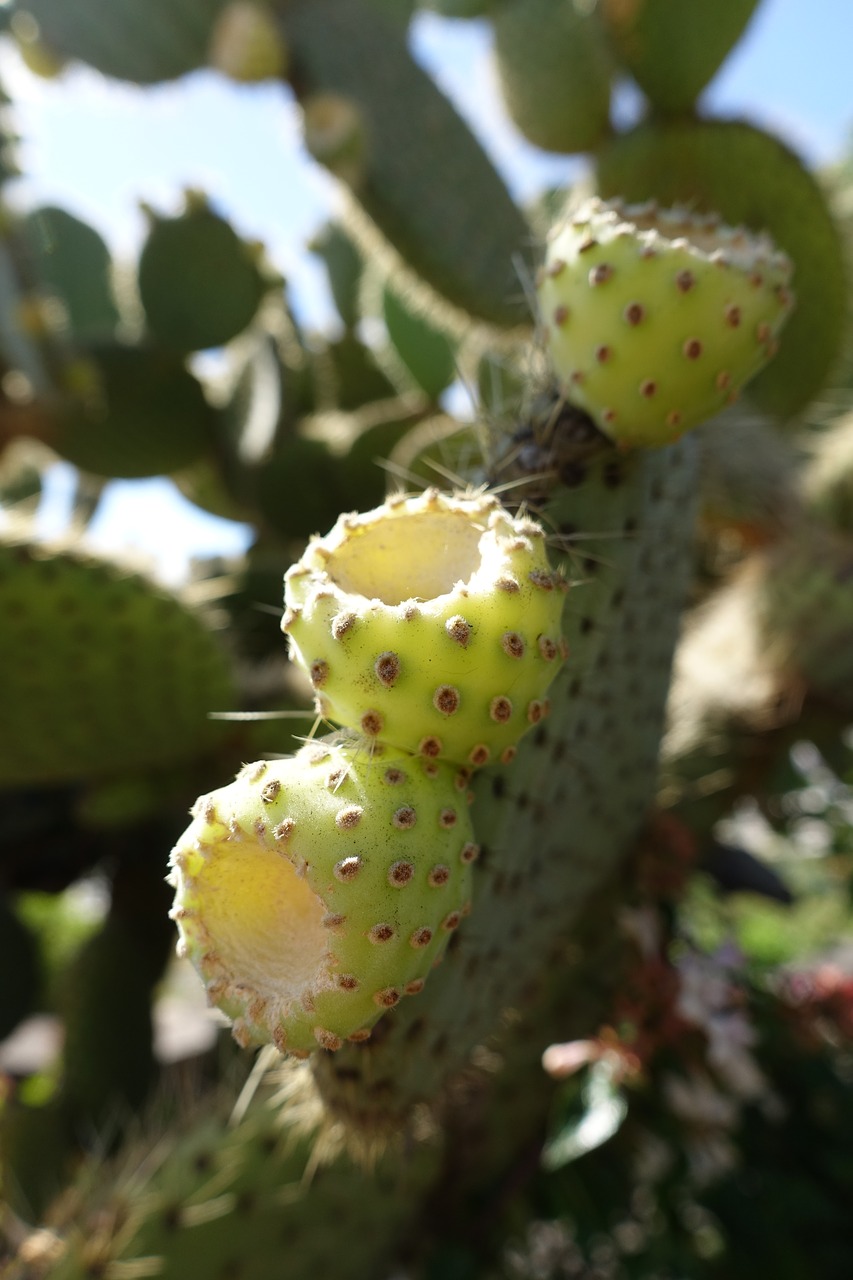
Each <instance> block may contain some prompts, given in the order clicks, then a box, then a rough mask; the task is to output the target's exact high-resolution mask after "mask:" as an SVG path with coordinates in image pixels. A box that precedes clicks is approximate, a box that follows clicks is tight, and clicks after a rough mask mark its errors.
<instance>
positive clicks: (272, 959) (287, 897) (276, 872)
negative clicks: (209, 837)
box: [194, 841, 328, 1002]
mask: <svg viewBox="0 0 853 1280" xmlns="http://www.w3.org/2000/svg"><path fill="white" fill-rule="evenodd" d="M194 896H195V897H196V899H197V904H198V905H197V910H198V913H199V915H200V916H201V917H202V918H203V919H204V923H205V928H206V930H207V933H208V935H209V937H210V944H211V946H212V948H213V950H214V951H215V953H216V955H217V957H218V959H219V960H220V961H221V963H222V965H223V966H224V968H225V970H226V972H227V973H228V974H229V976H230V978H231V980H232V981H234V982H239V983H240V984H242V985H244V986H247V987H251V988H253V989H254V990H255V991H256V992H257V993H258V994H259V995H262V996H264V997H265V998H267V999H269V998H272V999H274V1000H276V1001H281V1002H289V1001H290V1000H292V999H294V998H298V997H299V996H300V995H302V994H303V992H304V991H306V990H308V989H309V988H316V985H317V982H318V980H319V976H320V970H321V968H322V967H323V963H324V959H325V955H326V948H327V945H328V935H327V932H326V930H325V929H324V928H323V925H322V919H323V916H324V915H325V913H326V908H325V906H324V904H323V903H322V902H321V900H320V899H319V898H318V897H317V895H316V894H315V893H314V892H313V891H312V890H311V889H310V888H309V886H308V883H307V881H306V880H304V879H303V878H301V877H300V876H298V875H297V873H296V871H295V870H294V869H293V866H292V864H291V863H290V862H288V860H287V859H286V858H283V857H282V856H281V855H280V854H278V853H275V852H273V851H270V850H268V849H264V848H263V847H262V846H261V845H258V844H255V843H254V842H250V841H240V842H236V841H228V843H227V844H224V845H222V846H220V849H219V852H218V856H217V855H215V856H214V857H213V858H211V859H210V860H209V861H208V863H207V865H206V867H205V870H204V874H203V875H202V876H201V877H200V878H199V880H198V882H197V883H196V885H195V886H194Z"/></svg>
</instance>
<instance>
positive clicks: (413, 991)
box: [403, 978, 426, 996]
mask: <svg viewBox="0 0 853 1280" xmlns="http://www.w3.org/2000/svg"><path fill="white" fill-rule="evenodd" d="M425 986H426V980H425V979H424V978H412V980H411V981H410V982H407V983H406V985H405V986H404V987H403V990H404V991H405V993H406V995H407V996H416V995H419V994H420V992H421V991H423V989H424V987H425Z"/></svg>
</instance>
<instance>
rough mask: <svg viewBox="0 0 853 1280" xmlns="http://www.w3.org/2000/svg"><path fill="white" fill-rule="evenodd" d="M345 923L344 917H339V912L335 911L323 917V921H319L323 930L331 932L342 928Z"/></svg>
mask: <svg viewBox="0 0 853 1280" xmlns="http://www.w3.org/2000/svg"><path fill="white" fill-rule="evenodd" d="M346 922H347V918H346V916H343V915H341V914H340V912H337V911H330V912H328V914H327V915H325V916H323V919H322V920H321V921H320V923H321V924H322V926H323V928H324V929H331V930H332V932H335V931H336V930H338V929H341V928H343V926H344V925H345V924H346Z"/></svg>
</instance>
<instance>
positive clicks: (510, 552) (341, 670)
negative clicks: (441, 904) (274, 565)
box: [282, 489, 566, 767]
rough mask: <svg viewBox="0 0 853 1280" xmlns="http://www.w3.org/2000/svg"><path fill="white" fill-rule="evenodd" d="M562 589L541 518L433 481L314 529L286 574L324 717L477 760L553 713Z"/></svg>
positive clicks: (290, 620)
mask: <svg viewBox="0 0 853 1280" xmlns="http://www.w3.org/2000/svg"><path fill="white" fill-rule="evenodd" d="M565 588H566V583H565V581H564V580H563V579H562V578H561V577H560V576H559V575H558V574H555V573H552V572H551V570H550V568H549V564H548V557H547V551H546V547H545V536H544V533H543V531H542V529H541V528H540V526H539V525H537V524H536V523H535V522H533V521H531V520H526V519H521V520H514V519H513V518H512V517H511V516H510V515H509V514H508V513H507V512H506V511H504V509H503V508H502V507H501V505H500V503H499V502H498V500H497V499H496V498H494V497H489V496H483V495H480V496H476V495H450V494H441V493H439V492H438V491H437V490H435V489H428V490H427V491H426V492H425V493H423V494H422V495H420V496H419V497H414V498H404V497H398V498H391V499H389V501H388V502H387V503H385V505H384V506H382V507H378V508H377V509H376V510H375V511H370V512H368V513H367V514H366V515H349V516H342V517H341V518H340V519H339V520H338V522H337V524H336V525H335V527H334V528H333V529H332V531H331V532H330V533H329V534H328V535H327V536H326V537H325V538H314V539H312V541H311V542H310V543H309V546H308V549H307V550H306V552H305V555H304V556H303V557H302V559H301V560H300V561H299V563H298V564H296V565H294V566H293V567H292V568H291V569H289V570H288V572H287V573H286V574H285V596H284V598H285V606H286V609H285V615H284V619H283V621H282V630H284V631H285V632H286V634H287V635H288V636H289V637H290V640H291V654H292V656H293V658H294V660H295V661H296V662H297V663H298V664H299V665H300V666H302V667H303V668H304V669H305V671H306V672H307V673H308V675H309V677H310V679H311V681H312V683H313V685H314V688H315V689H316V691H317V695H316V696H317V707H318V710H319V711H320V712H321V713H322V714H323V715H324V716H327V717H328V718H329V719H330V720H333V721H336V722H338V723H340V724H344V725H347V726H349V727H351V728H354V729H357V730H358V731H359V732H361V733H365V734H368V735H369V736H371V737H375V738H378V739H381V740H382V741H383V742H391V743H394V745H395V746H397V747H402V748H403V749H404V750H406V751H414V752H420V753H422V754H424V755H427V756H430V757H442V758H444V759H447V760H453V761H457V762H459V763H462V764H464V765H467V766H471V767H478V766H480V765H484V764H486V763H488V762H489V761H495V760H498V759H503V760H509V759H511V757H512V755H513V753H514V751H515V744H516V743H517V742H518V740H519V739H520V738H521V737H522V735H523V734H524V733H526V732H527V730H528V729H530V728H531V726H532V725H534V724H537V723H538V722H539V721H540V720H541V719H542V718H543V717H544V716H545V715H546V714H547V711H548V702H547V698H546V693H547V690H548V686H549V685H550V683H551V681H552V679H553V678H554V676H555V675H556V673H557V671H558V670H559V669H560V666H561V659H562V658H563V657H564V656H565V648H564V645H563V641H562V633H561V627H560V622H561V616H562V608H563V593H564V591H565Z"/></svg>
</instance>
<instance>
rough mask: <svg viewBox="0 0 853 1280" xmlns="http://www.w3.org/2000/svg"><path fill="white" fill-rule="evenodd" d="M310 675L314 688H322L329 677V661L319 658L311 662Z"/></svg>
mask: <svg viewBox="0 0 853 1280" xmlns="http://www.w3.org/2000/svg"><path fill="white" fill-rule="evenodd" d="M308 675H309V677H310V680H311V683H312V685H313V686H314V688H315V689H322V687H323V685H324V684H325V683H326V681H327V680H328V678H329V664H328V662H324V661H323V659H322V658H317V659H316V661H314V662H312V663H311V667H310V670H309V672H308Z"/></svg>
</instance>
